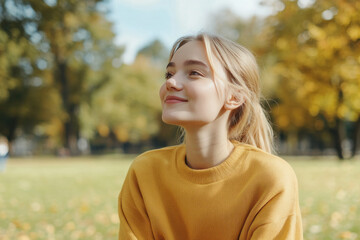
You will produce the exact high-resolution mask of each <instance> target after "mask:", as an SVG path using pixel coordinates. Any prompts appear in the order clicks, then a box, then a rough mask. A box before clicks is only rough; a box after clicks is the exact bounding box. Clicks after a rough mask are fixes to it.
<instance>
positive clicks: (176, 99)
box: [164, 96, 188, 103]
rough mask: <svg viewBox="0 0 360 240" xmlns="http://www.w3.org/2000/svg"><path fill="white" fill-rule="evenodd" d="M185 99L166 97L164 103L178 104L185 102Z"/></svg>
mask: <svg viewBox="0 0 360 240" xmlns="http://www.w3.org/2000/svg"><path fill="white" fill-rule="evenodd" d="M187 101H188V100H186V99H185V98H181V97H177V96H167V97H166V99H165V101H164V102H165V103H180V102H187Z"/></svg>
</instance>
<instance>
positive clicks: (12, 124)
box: [5, 118, 18, 155]
mask: <svg viewBox="0 0 360 240" xmlns="http://www.w3.org/2000/svg"><path fill="white" fill-rule="evenodd" d="M17 126H18V119H17V118H13V119H12V120H11V121H9V125H8V132H7V134H6V136H5V137H6V138H7V140H8V146H9V155H12V154H13V148H12V143H13V141H14V139H15V132H16V128H17Z"/></svg>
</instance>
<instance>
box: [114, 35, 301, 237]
mask: <svg viewBox="0 0 360 240" xmlns="http://www.w3.org/2000/svg"><path fill="white" fill-rule="evenodd" d="M260 95H261V94H260V87H259V74H258V67H257V64H256V61H255V59H254V57H253V55H252V54H251V53H250V52H249V51H248V50H247V49H245V48H244V47H242V46H240V45H238V44H236V43H234V42H231V41H229V40H226V39H224V38H222V37H219V36H212V35H209V34H200V35H198V36H193V37H192V36H191V37H183V38H180V39H179V40H178V41H177V42H176V43H175V44H174V47H173V49H172V51H171V54H170V61H169V64H168V65H167V67H166V81H165V82H164V84H163V86H162V87H161V89H160V100H161V103H162V107H163V113H162V119H163V121H164V122H166V123H168V124H174V125H178V126H180V127H182V128H183V129H184V131H185V136H184V137H185V141H184V144H181V145H178V146H172V147H166V148H163V149H157V150H153V151H149V152H146V153H144V154H142V155H140V156H139V157H137V158H136V159H135V160H134V162H133V164H132V166H131V167H130V169H129V172H128V175H127V177H126V180H125V182H124V184H123V187H122V190H121V193H120V196H119V216H120V234H119V239H166V240H171V239H182V240H183V239H206V240H209V239H221V240H227V239H240V240H245V239H266V240H268V239H302V225H301V214H300V209H299V200H298V187H297V180H296V176H295V174H294V172H293V170H292V168H291V167H290V166H289V165H288V164H287V163H286V162H285V161H284V160H282V159H280V158H278V157H276V156H274V155H272V154H271V150H272V130H271V127H270V125H269V123H268V121H267V118H266V117H265V115H264V112H263V109H262V107H261V105H260Z"/></svg>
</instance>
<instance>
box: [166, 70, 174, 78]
mask: <svg viewBox="0 0 360 240" xmlns="http://www.w3.org/2000/svg"><path fill="white" fill-rule="evenodd" d="M172 76H173V75H172V74H171V73H170V72H166V73H165V79H169V78H171V77H172Z"/></svg>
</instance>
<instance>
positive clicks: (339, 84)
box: [264, 0, 360, 159]
mask: <svg viewBox="0 0 360 240" xmlns="http://www.w3.org/2000/svg"><path fill="white" fill-rule="evenodd" d="M274 4H275V5H276V6H280V10H279V11H278V12H277V13H276V14H275V15H274V16H270V17H269V18H268V19H267V22H268V24H269V29H268V30H267V37H266V38H265V37H264V40H265V41H267V42H268V47H267V54H268V56H271V57H272V58H273V59H275V61H274V62H275V64H274V66H273V68H272V71H273V73H274V74H275V75H276V76H277V78H278V79H279V80H278V81H279V83H278V86H279V88H278V92H277V95H278V98H279V101H280V102H279V105H278V107H277V108H276V109H275V111H274V114H275V119H276V122H277V125H278V126H279V127H280V128H282V129H289V128H294V129H301V128H304V127H305V128H312V129H314V128H318V129H323V130H324V131H328V132H329V133H331V135H332V137H333V139H334V146H335V149H336V151H337V154H338V157H339V158H340V159H343V158H344V153H343V148H342V142H343V139H344V137H345V136H344V133H345V131H344V123H345V122H347V123H348V124H349V123H351V125H354V129H356V130H355V131H354V134H353V135H352V136H348V138H350V139H352V143H353V149H352V153H351V155H354V154H355V152H356V146H357V137H358V135H359V132H358V131H359V124H360V121H359V118H360V96H359V94H358V93H359V92H360V81H359V80H360V59H359V55H360V44H359V43H360V15H359V14H358V13H359V12H360V2H358V1H352V0H335V1H325V0H317V1H315V2H314V3H313V4H312V5H307V6H305V5H303V1H288V0H282V1H274ZM314 119H315V121H314Z"/></svg>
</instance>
